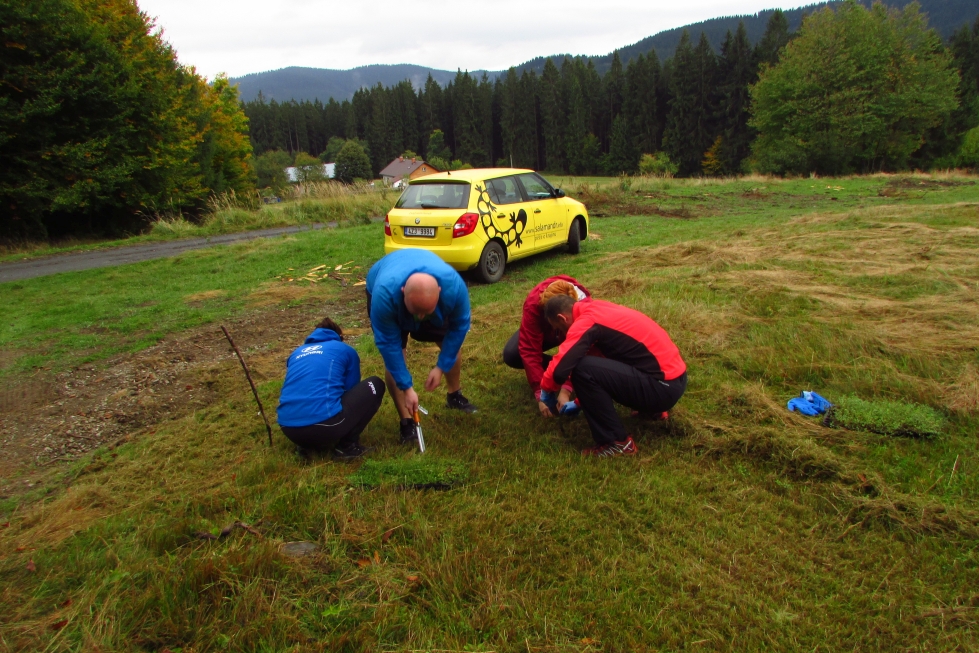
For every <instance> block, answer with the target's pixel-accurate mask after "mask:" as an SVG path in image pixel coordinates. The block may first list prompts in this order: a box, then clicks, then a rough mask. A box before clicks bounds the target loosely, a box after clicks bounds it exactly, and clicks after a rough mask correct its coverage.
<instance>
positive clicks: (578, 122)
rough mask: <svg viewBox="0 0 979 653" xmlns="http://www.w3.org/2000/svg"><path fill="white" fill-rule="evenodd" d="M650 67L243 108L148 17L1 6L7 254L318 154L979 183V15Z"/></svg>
mask: <svg viewBox="0 0 979 653" xmlns="http://www.w3.org/2000/svg"><path fill="white" fill-rule="evenodd" d="M635 54H636V56H634V57H632V58H630V59H628V60H627V61H623V60H622V59H621V58H620V57H619V55H618V54H617V53H616V54H614V55H613V56H612V58H611V63H610V65H608V66H607V69H605V64H604V63H603V64H602V66H603V70H604V73H599V71H598V69H597V68H596V66H595V64H594V62H593V61H592V60H590V59H588V58H584V57H575V58H571V57H567V58H564V59H563V60H560V61H559V60H556V59H547V60H546V62H545V63H544V65H543V67H542V68H541V69H540V70H541V72H540V73H539V74H538V73H537V72H536V71H535V70H526V71H524V72H521V73H518V72H517V70H516V69H514V68H511V69H510V70H509V71H507V72H506V73H503V74H500V75H499V76H498V77H496V78H494V79H492V80H491V79H490V78H489V77H488V76H486V75H481V76H479V77H477V76H474V75H471V74H469V73H467V72H463V71H459V72H458V73H457V74H456V75H455V78H454V79H453V80H452V81H451V82H449V83H448V84H446V85H445V86H444V87H443V86H441V85H440V84H438V83H436V82H435V81H434V80H433V79H432V78H431V77H429V79H428V80H427V82H425V83H424V84H422V85H421V87H420V88H416V87H415V86H413V85H412V84H411V83H410V82H409V81H403V82H401V83H398V84H395V85H393V86H388V87H384V86H381V85H378V86H375V87H373V88H365V89H361V90H359V91H357V92H356V93H355V94H354V95H353V97H352V99H350V100H343V101H336V100H334V99H328V100H326V101H325V102H322V101H319V100H317V101H313V102H309V101H303V102H296V101H288V102H276V101H274V100H270V101H266V99H265V98H263V97H261V95H259V97H258V98H257V99H256V100H254V101H250V102H245V103H242V102H241V101H240V99H239V96H238V92H237V88H236V87H235V86H233V85H231V84H230V83H229V82H228V80H227V78H225V77H221V76H219V77H218V78H217V79H215V80H212V81H210V82H208V81H207V80H205V79H204V78H203V77H201V76H200V75H198V74H197V73H196V71H195V70H194V69H193V68H192V67H189V66H186V65H183V64H181V63H179V62H178V61H177V58H176V55H175V53H174V51H173V49H172V47H171V46H170V45H169V44H168V43H167V42H166V41H165V40H164V39H163V37H162V35H161V34H160V32H159V31H158V30H157V29H156V26H155V25H154V24H153V21H152V20H151V19H150V18H149V17H148V16H147V15H146V14H145V13H143V12H141V11H140V10H139V8H138V6H137V5H136V3H135V2H134V1H133V0H105V1H96V0H37V1H36V2H30V3H23V2H0V154H2V156H0V239H4V240H16V239H25V238H26V239H38V238H46V237H52V236H55V237H57V236H59V235H67V234H112V233H131V232H132V231H133V230H137V229H139V228H142V227H143V226H145V225H146V224H148V223H149V222H150V221H151V220H153V219H154V218H155V217H157V216H160V215H176V214H181V215H186V216H190V217H192V216H195V215H200V214H202V212H204V211H205V210H206V206H207V202H208V199H209V198H211V197H213V196H215V195H219V194H221V193H225V192H231V191H233V192H236V193H240V192H246V191H251V190H253V189H255V188H256V185H257V187H258V188H264V187H267V186H272V185H274V184H271V183H269V179H271V178H282V177H283V172H282V169H283V166H285V165H289V164H290V163H293V162H294V161H296V160H297V155H299V154H302V157H300V158H301V159H302V160H303V161H305V162H307V164H308V162H309V161H310V160H312V157H318V158H319V159H320V160H323V161H338V162H340V163H342V165H338V167H337V169H338V170H340V171H342V172H343V178H342V180H344V181H349V180H352V179H355V178H363V177H365V176H372V175H376V174H377V173H378V172H379V171H380V170H381V169H382V168H383V167H384V166H385V165H387V164H388V163H389V162H390V161H391V160H392V159H394V158H395V157H397V156H400V155H405V154H407V155H410V156H415V155H417V156H422V157H425V158H427V159H428V160H429V161H431V162H432V163H433V164H435V165H436V166H438V167H445V166H448V167H459V166H464V165H470V166H477V167H479V166H515V167H524V168H533V169H537V170H543V171H548V172H553V173H569V174H573V175H593V174H604V175H618V174H633V173H636V172H642V173H653V174H673V175H680V176H698V175H708V176H716V175H736V174H741V173H745V172H749V171H754V172H761V173H766V174H776V175H805V174H810V173H817V174H823V175H841V174H859V173H871V172H877V171H900V170H910V169H934V168H949V167H966V168H973V169H974V168H977V167H979V17H977V18H976V20H975V21H974V23H973V24H972V25H971V26H963V27H962V28H961V29H960V30H959V31H958V32H955V33H954V34H953V35H952V37H951V38H950V39H948V40H943V39H942V38H941V37H940V36H939V35H938V34H937V32H935V31H933V30H931V29H929V28H928V23H927V18H926V16H925V15H924V14H923V13H921V11H920V8H919V6H918V5H917V4H911V5H908V6H907V7H905V8H904V9H903V10H897V9H890V8H887V7H886V6H884V5H882V4H876V5H874V6H873V7H870V8H868V7H865V6H864V5H862V4H859V3H857V2H856V1H855V0H849V1H847V2H844V3H842V4H840V5H835V6H834V7H832V8H824V9H820V10H818V11H815V12H814V13H812V14H811V15H809V16H808V17H807V18H806V19H805V20H804V21H803V22H802V26H801V27H800V29H799V30H798V32H796V33H790V30H789V24H788V21H787V20H786V18H785V16H784V15H783V14H782V13H781V12H778V11H776V12H774V13H773V14H772V15H771V17H770V19H769V21H768V24H767V28H766V30H765V32H764V34H763V36H762V37H761V38H760V39H759V40H758V41H757V42H752V41H751V40H750V39H749V37H748V36H747V32H746V29H745V28H744V24H743V23H741V24H740V26H739V27H738V28H737V29H734V30H732V31H729V32H728V33H727V37H726V38H725V39H724V41H723V42H722V44H721V47H720V49H719V50H718V51H715V49H714V48H713V47H712V46H711V44H710V41H709V40H708V39H707V37H706V36H705V35H704V34H699V36H695V35H692V34H689V33H686V32H684V33H683V35H682V38H681V39H680V41H679V44H678V46H677V48H676V51H675V53H674V54H673V56H672V57H671V58H669V59H667V60H665V61H661V60H660V59H659V57H658V56H657V55H656V53H655V51H652V50H650V51H649V52H648V53H646V54H640V53H635ZM254 155H259V156H258V157H257V158H256V157H255V156H254ZM297 165H298V164H297ZM307 167H309V166H308V165H307ZM256 182H257V183H256Z"/></svg>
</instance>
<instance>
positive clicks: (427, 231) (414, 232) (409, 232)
mask: <svg viewBox="0 0 979 653" xmlns="http://www.w3.org/2000/svg"><path fill="white" fill-rule="evenodd" d="M404 230H405V236H426V237H428V238H434V237H435V227H405V228H404Z"/></svg>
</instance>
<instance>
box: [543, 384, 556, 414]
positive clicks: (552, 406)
mask: <svg viewBox="0 0 979 653" xmlns="http://www.w3.org/2000/svg"><path fill="white" fill-rule="evenodd" d="M540 400H541V403H542V404H544V405H545V406H547V408H548V409H549V410H550V411H551V413H552V414H554V415H557V393H556V392H548V391H547V390H541V391H540Z"/></svg>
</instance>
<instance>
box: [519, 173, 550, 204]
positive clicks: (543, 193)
mask: <svg viewBox="0 0 979 653" xmlns="http://www.w3.org/2000/svg"><path fill="white" fill-rule="evenodd" d="M518 178H519V179H520V183H521V184H523V188H524V190H525V191H526V192H527V199H528V200H529V201H531V202H533V201H535V200H547V199H551V198H552V197H554V189H552V188H551V185H550V184H549V183H547V182H546V181H544V179H543V178H542V177H540V176H539V175H536V174H533V173H528V174H524V175H520V176H519V177H518Z"/></svg>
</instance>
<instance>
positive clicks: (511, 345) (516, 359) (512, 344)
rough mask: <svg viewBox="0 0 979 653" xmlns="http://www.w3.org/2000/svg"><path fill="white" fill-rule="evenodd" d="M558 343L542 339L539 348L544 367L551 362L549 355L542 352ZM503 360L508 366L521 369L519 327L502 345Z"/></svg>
mask: <svg viewBox="0 0 979 653" xmlns="http://www.w3.org/2000/svg"><path fill="white" fill-rule="evenodd" d="M559 344H560V343H558V342H548V341H546V340H545V341H544V346H543V347H542V348H541V353H542V354H543V359H542V360H543V365H544V369H547V366H548V365H549V364H550V363H551V357H550V356H549V355H548V354H544V353H543V352H545V351H547V350H548V349H553V348H554V347H557V346H558V345H559ZM503 362H504V363H506V365H507V366H508V367H512V368H513V369H515V370H522V369H523V358H521V357H520V329H517V331H516V333H514V334H513V335H512V336H510V339H509V340H507V341H506V344H505V345H503Z"/></svg>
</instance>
